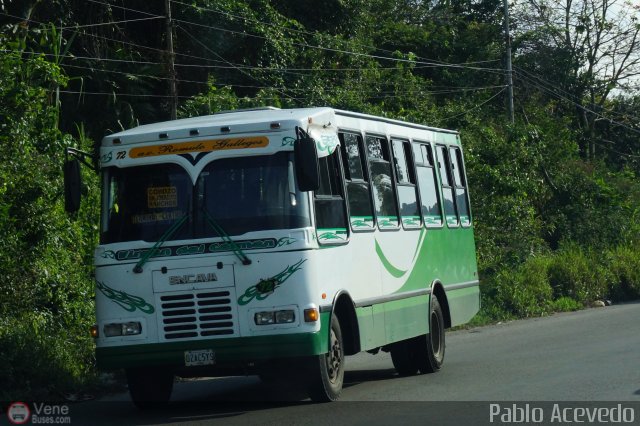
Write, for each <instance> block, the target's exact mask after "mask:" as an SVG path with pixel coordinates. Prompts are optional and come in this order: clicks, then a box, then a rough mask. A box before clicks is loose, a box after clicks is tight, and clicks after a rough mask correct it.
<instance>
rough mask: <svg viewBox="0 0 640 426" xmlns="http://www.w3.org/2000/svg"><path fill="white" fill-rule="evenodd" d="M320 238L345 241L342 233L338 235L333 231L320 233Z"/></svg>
mask: <svg viewBox="0 0 640 426" xmlns="http://www.w3.org/2000/svg"><path fill="white" fill-rule="evenodd" d="M318 239H319V240H340V241H344V238H342V237H341V236H340V235H337V234H335V233H333V232H323V233H322V234H320V235H318Z"/></svg>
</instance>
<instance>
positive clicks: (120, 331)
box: [103, 321, 142, 337]
mask: <svg viewBox="0 0 640 426" xmlns="http://www.w3.org/2000/svg"><path fill="white" fill-rule="evenodd" d="M103 331H104V335H105V336H106V337H114V336H135V335H137V334H140V333H142V324H140V323H139V322H137V321H132V322H125V323H119V322H117V323H111V324H105V325H104V328H103Z"/></svg>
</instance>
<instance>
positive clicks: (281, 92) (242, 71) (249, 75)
mask: <svg viewBox="0 0 640 426" xmlns="http://www.w3.org/2000/svg"><path fill="white" fill-rule="evenodd" d="M177 27H178V28H179V29H180V30H182V31H183V32H184V33H185V34H186V35H187V36H189V37H190V38H191V39H192V40H194V41H195V42H196V43H198V44H200V45H201V46H202V47H204V48H205V49H206V50H207V51H208V52H210V53H212V54H214V55H216V56H217V57H218V58H220V59H221V60H223V61H225V62H227V63H228V64H229V65H232V64H231V62H228V61H227V60H226V59H224V58H223V57H222V56H220V55H219V54H218V53H216V52H214V51H213V50H211V49H210V48H209V47H208V46H207V45H206V44H204V43H202V42H201V41H200V40H198V39H197V38H196V37H194V36H193V35H191V33H190V32H189V31H187V30H185V29H184V28H182V27H181V26H180V25H178V26H177ZM236 69H237V70H238V71H240V72H241V73H242V74H244V75H246V76H247V77H249V78H251V79H252V80H254V81H258V82H259V80H258V79H257V78H256V77H254V76H252V75H251V74H250V73H248V72H247V71H245V70H242V69H240V68H236ZM273 89H274V90H275V91H277V92H278V93H280V94H281V95H283V96H285V97H290V96H289V95H287V94H286V93H284V92H283V91H281V90H280V89H277V88H275V87H274V88H273Z"/></svg>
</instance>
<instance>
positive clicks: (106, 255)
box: [100, 250, 116, 259]
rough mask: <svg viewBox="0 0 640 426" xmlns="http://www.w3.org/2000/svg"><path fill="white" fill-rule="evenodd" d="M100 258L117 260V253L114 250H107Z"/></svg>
mask: <svg viewBox="0 0 640 426" xmlns="http://www.w3.org/2000/svg"><path fill="white" fill-rule="evenodd" d="M100 256H101V257H104V258H105V259H115V258H116V253H115V252H114V251H113V250H107V251H105V252H104V253H102V254H101V255H100Z"/></svg>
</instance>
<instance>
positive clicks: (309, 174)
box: [293, 137, 320, 192]
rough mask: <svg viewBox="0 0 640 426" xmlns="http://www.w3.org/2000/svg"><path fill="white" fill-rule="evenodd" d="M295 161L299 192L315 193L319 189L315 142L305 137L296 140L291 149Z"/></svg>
mask: <svg viewBox="0 0 640 426" xmlns="http://www.w3.org/2000/svg"><path fill="white" fill-rule="evenodd" d="M293 153H294V158H295V160H296V178H297V180H298V188H299V189H300V191H303V192H304V191H315V190H317V189H318V188H319V187H320V169H319V167H318V151H317V150H316V141H315V140H313V138H309V137H305V138H301V139H298V140H297V141H296V143H295V145H294V148H293Z"/></svg>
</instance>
